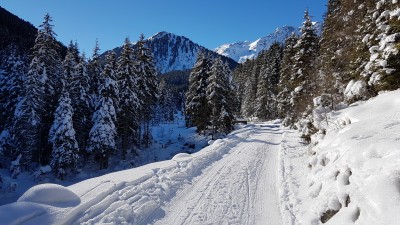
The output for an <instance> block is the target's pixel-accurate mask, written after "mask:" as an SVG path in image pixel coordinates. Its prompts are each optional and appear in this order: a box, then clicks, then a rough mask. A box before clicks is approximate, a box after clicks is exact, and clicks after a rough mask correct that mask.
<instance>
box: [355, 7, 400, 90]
mask: <svg viewBox="0 0 400 225" xmlns="http://www.w3.org/2000/svg"><path fill="white" fill-rule="evenodd" d="M398 10H399V6H398V3H397V2H394V1H393V2H392V1H386V0H380V1H377V2H376V5H375V7H374V8H372V9H371V10H370V11H368V13H367V15H366V17H365V19H364V20H365V23H366V24H368V26H366V25H365V26H364V27H366V29H365V31H364V32H365V33H367V34H365V36H364V37H366V38H364V39H363V41H364V43H365V44H366V45H367V46H368V49H369V52H370V59H369V62H368V63H367V64H366V65H365V67H364V68H363V71H362V73H361V75H362V76H363V77H366V78H368V79H369V80H368V85H369V86H371V89H372V90H373V95H376V94H378V92H379V91H383V90H396V89H398V88H399V87H400V59H399V58H400V57H399V56H400V53H399V52H400V23H399V22H398V21H399V18H398V16H397V15H398Z"/></svg>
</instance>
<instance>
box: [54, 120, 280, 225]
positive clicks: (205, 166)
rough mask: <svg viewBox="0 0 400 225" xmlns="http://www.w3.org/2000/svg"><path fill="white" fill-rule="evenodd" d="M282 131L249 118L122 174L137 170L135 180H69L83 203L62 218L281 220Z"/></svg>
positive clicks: (104, 221)
mask: <svg viewBox="0 0 400 225" xmlns="http://www.w3.org/2000/svg"><path fill="white" fill-rule="evenodd" d="M282 134H283V132H282V130H281V129H280V128H279V125H267V124H259V125H248V126H247V127H246V128H244V129H240V130H238V131H236V132H233V133H232V134H230V135H229V136H228V137H227V138H226V139H221V140H217V141H215V143H214V144H212V145H210V146H209V147H207V148H205V149H203V150H202V151H201V152H199V153H198V154H197V153H196V154H193V155H192V156H190V155H189V156H183V157H182V158H180V157H178V158H176V159H173V160H171V161H165V162H160V163H155V164H150V165H147V166H144V167H143V168H142V169H141V170H140V171H137V170H132V171H126V172H124V173H126V174H125V175H121V173H119V176H123V177H125V176H128V177H129V176H130V174H132V172H135V171H136V174H137V175H136V176H135V177H136V178H135V179H133V180H129V179H126V180H121V181H118V180H114V181H111V180H112V179H110V177H112V176H113V174H110V175H108V176H104V178H103V180H102V181H99V180H97V181H96V182H97V183H96V182H94V181H93V183H91V181H90V180H88V181H86V183H84V182H83V183H81V184H78V185H75V186H71V187H70V188H71V189H72V190H74V191H75V192H76V193H80V196H81V200H82V203H81V204H80V205H79V206H77V207H75V208H73V209H72V210H70V211H69V212H68V213H66V214H65V216H64V217H63V219H62V220H61V221H60V222H59V224H135V225H139V224H162V225H169V224H170V225H178V224H190V225H196V224H263V225H264V224H266V225H268V224H272V225H279V224H283V223H282V218H281V212H280V204H279V202H280V201H279V193H278V187H277V185H278V182H277V179H278V156H279V150H280V143H281V141H282V136H283V135H282ZM157 165H160V166H159V167H157ZM139 172H140V173H139ZM138 173H139V174H138ZM140 174H141V175H140ZM99 182H100V183H99ZM91 186H93V187H91Z"/></svg>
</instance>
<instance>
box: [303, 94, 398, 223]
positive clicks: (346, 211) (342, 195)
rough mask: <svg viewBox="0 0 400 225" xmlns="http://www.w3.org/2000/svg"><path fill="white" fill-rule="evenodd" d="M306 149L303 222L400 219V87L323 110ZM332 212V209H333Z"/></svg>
mask: <svg viewBox="0 0 400 225" xmlns="http://www.w3.org/2000/svg"><path fill="white" fill-rule="evenodd" d="M318 111H319V112H321V111H323V110H321V109H317V110H315V115H316V118H317V120H316V125H317V126H319V127H320V128H321V129H325V130H326V135H324V134H323V133H318V134H316V135H314V136H313V143H314V144H316V146H315V147H312V148H311V149H310V151H309V157H308V163H307V164H309V169H308V171H309V172H308V174H309V175H308V176H309V179H310V180H309V181H308V186H309V190H308V196H303V197H302V198H300V199H301V200H300V202H301V204H300V206H299V207H300V208H301V210H300V211H297V212H296V217H297V218H298V219H299V221H300V222H301V224H311V225H314V224H315V225H316V224H321V222H320V219H321V218H322V219H323V220H327V219H329V218H330V217H331V216H328V214H330V215H332V214H334V216H333V217H331V218H330V219H329V220H327V222H326V223H325V224H341V225H346V224H371V225H390V224H393V225H394V224H399V221H400V213H399V212H400V90H397V91H392V92H387V93H381V94H380V95H379V96H377V97H375V98H372V99H370V100H368V101H366V102H358V103H355V104H353V105H350V106H349V107H348V108H346V109H343V110H340V111H336V112H331V113H328V114H327V118H325V116H324V114H323V113H322V114H321V113H318ZM335 213H336V214H335Z"/></svg>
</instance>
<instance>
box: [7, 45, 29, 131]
mask: <svg viewBox="0 0 400 225" xmlns="http://www.w3.org/2000/svg"><path fill="white" fill-rule="evenodd" d="M4 53H5V54H4V55H5V59H4V61H3V62H2V64H3V65H2V67H3V70H0V130H4V129H6V127H8V128H9V127H10V126H11V125H12V121H13V119H14V111H15V107H16V104H17V103H18V101H19V97H20V95H21V92H22V89H23V80H24V77H25V74H26V73H27V66H26V64H27V63H28V62H27V61H28V59H27V57H26V55H25V54H24V53H21V52H20V51H19V48H18V47H17V46H15V45H13V44H11V45H9V46H8V47H7V48H6V49H5V50H4Z"/></svg>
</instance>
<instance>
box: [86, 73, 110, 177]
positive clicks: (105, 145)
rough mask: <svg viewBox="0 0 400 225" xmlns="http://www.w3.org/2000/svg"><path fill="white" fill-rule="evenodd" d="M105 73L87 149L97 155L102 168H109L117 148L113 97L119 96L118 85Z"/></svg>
mask: <svg viewBox="0 0 400 225" xmlns="http://www.w3.org/2000/svg"><path fill="white" fill-rule="evenodd" d="M103 75H105V77H104V79H103V82H104V83H103V84H102V85H100V90H99V94H100V97H99V101H98V103H97V107H96V111H95V113H94V114H93V118H92V123H93V127H92V129H91V130H90V134H89V144H88V147H87V151H88V152H89V153H94V154H95V155H96V158H97V159H98V161H99V167H100V169H107V168H108V159H109V155H110V154H111V153H112V152H115V150H116V144H115V142H116V138H117V131H116V130H117V129H116V126H115V124H116V122H117V118H116V112H115V108H114V100H113V99H116V98H117V96H118V85H117V83H116V82H115V80H113V79H112V78H111V77H109V76H108V74H107V73H106V74H103Z"/></svg>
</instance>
